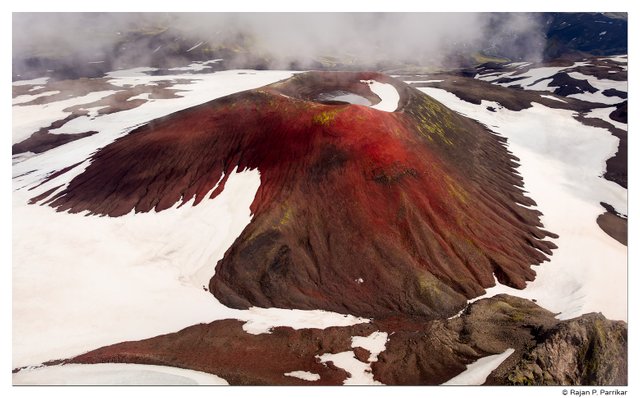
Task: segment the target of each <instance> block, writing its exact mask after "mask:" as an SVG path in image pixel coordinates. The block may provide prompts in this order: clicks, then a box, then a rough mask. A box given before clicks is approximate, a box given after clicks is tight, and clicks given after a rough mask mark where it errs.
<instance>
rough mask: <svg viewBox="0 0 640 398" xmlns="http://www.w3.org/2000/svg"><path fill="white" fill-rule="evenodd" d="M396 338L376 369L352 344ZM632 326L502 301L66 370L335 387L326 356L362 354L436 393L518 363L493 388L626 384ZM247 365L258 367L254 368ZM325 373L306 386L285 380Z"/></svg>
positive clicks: (158, 351) (158, 347)
mask: <svg viewBox="0 0 640 398" xmlns="http://www.w3.org/2000/svg"><path fill="white" fill-rule="evenodd" d="M376 331H382V332H386V333H387V334H388V341H387V343H386V349H385V351H383V352H382V353H381V354H379V356H378V360H377V361H375V362H369V355H368V353H367V352H366V351H365V350H362V349H358V348H352V347H351V338H352V336H368V335H370V334H371V333H373V332H376ZM626 341H627V326H626V323H624V322H619V321H609V320H607V319H605V318H604V317H603V316H602V315H601V314H587V315H583V316H581V317H579V318H575V319H571V320H566V321H558V320H557V319H556V318H555V317H554V314H553V313H551V312H549V311H547V310H545V309H543V308H541V307H539V306H538V305H536V304H535V303H533V302H532V301H530V300H525V299H521V298H516V297H513V296H507V295H499V296H496V297H493V298H489V299H482V300H479V301H477V302H475V303H473V304H471V305H470V306H469V307H468V308H467V309H466V310H465V311H464V313H462V314H461V316H460V317H456V318H452V319H442V320H432V321H427V320H424V319H420V318H411V317H393V318H387V319H380V320H374V321H373V322H372V323H367V324H359V325H355V326H349V327H330V328H327V329H323V330H320V329H301V330H294V329H291V328H289V327H276V328H274V329H273V330H272V332H271V333H270V334H259V335H252V334H248V333H246V332H245V331H244V330H242V322H241V321H237V320H230V319H227V320H220V321H215V322H212V323H210V324H206V325H205V324H201V325H195V326H191V327H188V328H186V329H183V330H181V331H179V332H177V333H171V334H167V335H163V336H158V337H154V338H150V339H146V340H141V341H133V342H124V343H119V344H115V345H112V346H107V347H103V348H100V349H97V350H94V351H91V352H89V353H86V354H83V355H80V356H78V357H75V358H72V359H70V360H66V361H63V362H64V363H85V364H86V363H102V362H121V363H142V364H153V365H166V366H177V367H181V368H187V369H195V370H199V371H204V372H209V373H213V374H216V375H218V376H220V377H222V378H224V379H226V380H227V381H228V382H229V383H230V384H236V385H238V384H244V385H246V384H251V385H294V384H298V385H335V384H342V383H343V381H344V380H345V379H346V378H347V377H348V376H349V374H348V373H347V372H346V371H344V370H343V369H340V368H337V367H336V366H334V365H333V364H332V363H328V364H327V365H324V364H322V363H320V360H319V359H318V356H320V355H322V354H325V353H340V352H345V351H347V352H348V351H351V352H353V355H354V357H356V358H357V359H358V360H359V361H361V362H364V363H369V364H370V366H371V369H372V372H373V377H374V379H375V380H377V381H380V382H382V383H384V384H395V385H437V384H441V383H443V382H445V381H447V380H449V379H451V378H452V377H454V376H456V375H457V374H459V373H461V372H462V371H464V370H465V367H466V365H468V364H469V363H472V362H474V361H476V360H477V359H479V358H481V357H484V356H487V355H494V354H499V353H502V352H504V351H505V350H507V349H509V348H512V349H514V353H513V354H511V355H510V356H509V357H508V358H507V359H506V360H505V361H504V362H503V363H502V364H501V365H500V366H498V367H497V368H496V369H495V370H494V371H493V372H492V373H491V375H490V376H489V377H488V379H487V381H486V384H516V385H524V384H527V385H529V384H531V385H602V386H604V385H626V384H627V352H626ZM247 358H251V360H249V361H247ZM297 370H304V371H308V372H312V373H315V374H318V375H319V376H320V379H319V380H317V381H305V380H301V379H297V378H293V377H289V376H285V375H284V374H285V373H288V372H292V371H297Z"/></svg>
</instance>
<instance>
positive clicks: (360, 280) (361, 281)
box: [355, 278, 364, 284]
mask: <svg viewBox="0 0 640 398" xmlns="http://www.w3.org/2000/svg"><path fill="white" fill-rule="evenodd" d="M355 282H356V283H357V284H363V283H364V279H362V278H358V279H356V280H355Z"/></svg>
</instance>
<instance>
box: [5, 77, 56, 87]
mask: <svg viewBox="0 0 640 398" xmlns="http://www.w3.org/2000/svg"><path fill="white" fill-rule="evenodd" d="M49 79H50V77H38V78H37V79H31V80H16V81H15V82H13V83H12V85H14V86H29V85H35V84H47V82H48V81H49Z"/></svg>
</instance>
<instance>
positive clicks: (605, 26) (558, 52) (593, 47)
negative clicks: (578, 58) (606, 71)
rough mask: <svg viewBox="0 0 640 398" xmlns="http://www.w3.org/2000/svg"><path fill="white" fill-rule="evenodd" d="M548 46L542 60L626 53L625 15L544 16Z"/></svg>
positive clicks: (582, 14)
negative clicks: (569, 56) (574, 55)
mask: <svg viewBox="0 0 640 398" xmlns="http://www.w3.org/2000/svg"><path fill="white" fill-rule="evenodd" d="M544 18H545V26H546V37H547V43H546V47H545V50H544V58H545V59H547V60H549V59H554V58H560V57H563V56H567V55H572V54H579V55H582V54H584V53H587V54H591V55H614V54H626V53H627V36H628V34H627V25H628V23H627V14H626V13H619V14H606V13H604V14H603V13H560V12H554V13H547V14H544Z"/></svg>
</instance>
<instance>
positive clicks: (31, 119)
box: [11, 90, 115, 144]
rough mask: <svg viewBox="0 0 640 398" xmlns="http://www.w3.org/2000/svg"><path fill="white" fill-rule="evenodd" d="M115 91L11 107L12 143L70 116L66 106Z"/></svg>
mask: <svg viewBox="0 0 640 398" xmlns="http://www.w3.org/2000/svg"><path fill="white" fill-rule="evenodd" d="M113 93H115V91H111V90H109V91H96V92H93V93H90V94H87V95H83V96H81V97H73V98H69V99H66V100H62V101H54V102H50V103H48V104H43V105H23V106H13V107H12V108H11V112H12V125H11V127H12V132H13V134H12V143H14V144H15V143H18V142H21V141H24V140H25V139H27V138H29V136H31V134H33V133H35V132H36V131H38V130H40V129H41V128H42V127H47V126H49V125H50V124H51V123H53V122H55V121H57V120H61V119H64V118H65V117H67V116H69V115H70V114H71V112H65V111H64V109H66V108H69V107H72V106H74V105H81V104H88V103H91V102H94V101H98V100H100V99H102V98H104V97H106V96H108V95H111V94H113ZM85 131H86V130H85Z"/></svg>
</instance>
